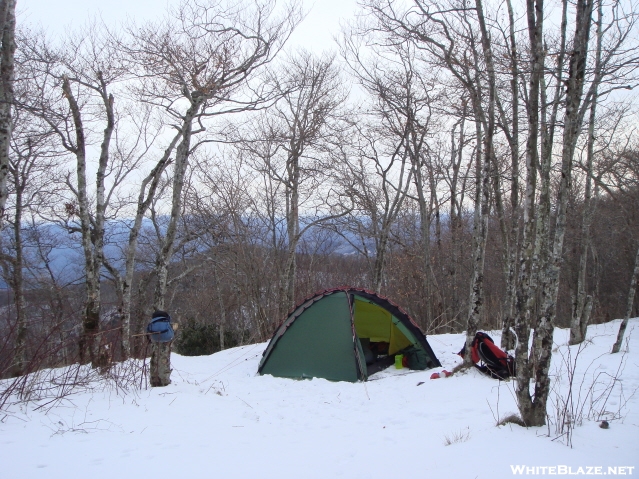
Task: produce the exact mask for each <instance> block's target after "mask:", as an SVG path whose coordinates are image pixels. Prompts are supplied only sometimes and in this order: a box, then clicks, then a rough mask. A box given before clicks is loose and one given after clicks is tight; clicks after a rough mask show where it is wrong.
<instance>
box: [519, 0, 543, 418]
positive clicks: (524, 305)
mask: <svg viewBox="0 0 639 479" xmlns="http://www.w3.org/2000/svg"><path fill="white" fill-rule="evenodd" d="M526 6H527V18H528V35H529V41H530V50H531V57H532V58H531V62H530V63H531V65H530V67H531V75H530V85H529V89H528V109H527V113H528V138H527V140H526V196H525V198H524V232H523V238H522V249H521V252H520V259H519V268H518V269H519V281H518V287H517V302H516V315H515V332H516V333H517V337H518V338H519V343H518V344H517V347H516V350H515V360H516V367H517V385H516V396H517V406H518V408H519V413H520V414H521V418H522V420H523V421H524V423H525V424H526V425H528V426H532V425H538V424H536V423H535V418H534V417H533V414H532V413H533V411H532V409H533V401H532V397H531V395H530V379H531V373H530V365H529V360H528V345H529V338H530V329H531V313H532V310H533V306H534V301H535V295H534V293H533V291H532V286H533V284H532V281H533V275H532V267H533V253H534V243H535V214H536V208H535V196H536V189H537V165H538V163H539V156H538V150H537V148H538V144H539V143H538V140H539V96H540V86H541V77H542V75H543V64H544V60H543V2H542V1H541V0H537V1H535V0H527V2H526ZM542 424H543V423H542Z"/></svg>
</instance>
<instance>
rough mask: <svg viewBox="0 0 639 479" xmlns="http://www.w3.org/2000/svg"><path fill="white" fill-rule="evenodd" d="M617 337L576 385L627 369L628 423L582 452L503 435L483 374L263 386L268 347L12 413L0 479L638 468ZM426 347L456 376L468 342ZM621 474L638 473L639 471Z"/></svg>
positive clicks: (524, 435) (586, 438)
mask: <svg viewBox="0 0 639 479" xmlns="http://www.w3.org/2000/svg"><path fill="white" fill-rule="evenodd" d="M618 326H619V321H613V322H611V323H608V324H604V325H598V326H593V327H590V328H589V330H588V337H589V338H590V339H591V341H589V342H588V345H587V347H586V348H585V349H584V350H583V351H582V352H581V353H580V356H579V363H578V373H577V375H576V378H577V379H578V381H579V382H580V381H581V379H582V377H584V375H583V371H584V370H585V369H586V368H588V370H587V372H586V374H585V382H584V384H585V385H587V386H589V385H590V384H592V383H593V378H597V381H598V382H599V383H600V386H598V388H599V389H598V390H597V391H600V392H601V391H602V390H603V389H605V388H604V386H603V383H604V380H605V379H606V378H609V377H610V376H609V375H612V376H614V375H615V373H616V371H617V370H618V367H619V364H620V361H622V360H623V365H622V368H623V370H622V372H621V378H622V381H619V382H617V383H616V384H615V388H614V390H613V392H612V394H610V396H609V398H608V399H607V403H606V407H605V410H606V411H608V413H607V417H612V415H614V414H619V413H620V414H621V415H622V416H623V419H615V420H611V421H610V428H609V429H601V428H600V427H599V422H598V421H595V420H592V421H591V420H586V421H585V422H584V424H583V425H582V426H580V427H577V428H576V429H575V434H574V437H573V448H572V449H571V448H569V447H568V446H566V445H565V444H563V443H562V442H561V441H562V438H560V439H556V440H554V441H553V439H554V438H555V436H556V434H554V426H551V427H550V428H529V429H525V428H522V427H519V426H515V425H506V426H502V427H496V425H495V423H496V416H499V417H504V416H505V415H506V414H508V413H513V412H516V410H517V408H516V406H515V403H514V400H513V394H512V388H513V384H512V382H502V383H500V382H498V381H496V380H492V379H489V378H487V377H484V376H481V375H480V374H479V373H478V372H476V371H474V370H473V371H470V372H468V373H465V374H457V375H455V376H453V377H450V378H446V379H437V380H430V379H429V378H430V375H431V374H432V372H433V371H432V370H430V371H420V372H413V371H408V370H405V369H404V370H396V369H388V370H386V371H382V372H380V373H378V374H376V375H373V376H372V377H371V380H370V381H369V382H366V383H357V384H351V383H344V382H335V383H334V382H329V381H325V380H321V379H313V380H306V381H294V380H286V379H280V378H273V377H270V376H256V370H257V365H258V362H259V360H260V357H261V353H262V351H263V350H264V348H265V346H266V345H265V344H259V345H252V346H244V347H240V348H235V349H231V350H227V351H224V352H221V353H218V354H214V355H212V356H203V357H182V356H178V355H174V356H173V357H172V362H173V367H174V370H173V374H172V380H173V383H172V384H171V385H170V386H168V387H166V388H156V389H150V390H144V391H141V392H137V393H129V394H127V395H123V394H122V393H120V394H117V393H116V392H115V391H110V392H104V393H91V394H89V393H83V394H78V395H75V396H73V397H72V398H71V400H72V402H70V403H67V404H66V405H65V406H63V407H57V408H55V409H53V410H51V411H49V412H44V411H42V410H35V406H36V405H34V404H31V405H29V406H28V407H26V408H25V407H22V409H18V408H17V407H14V409H13V410H12V414H11V415H8V416H4V418H3V416H2V415H0V420H1V422H0V478H1V479H23V478H24V479H29V478H47V479H52V478H65V479H74V478H78V479H79V478H87V477H90V478H95V479H100V478H104V479H107V478H109V479H111V478H138V477H153V478H165V477H166V478H171V477H184V478H189V479H196V478H214V477H215V478H256V479H257V478H260V479H262V478H284V479H288V478H291V479H293V478H295V479H297V478H300V479H305V478H309V479H312V478H340V477H342V478H348V479H358V478H389V477H396V478H409V477H410V478H455V479H463V478H475V477H477V478H491V479H499V478H511V477H515V475H514V474H513V472H512V470H511V465H512V466H515V465H525V466H528V467H538V468H540V467H542V466H570V467H572V472H573V473H575V472H579V471H580V470H579V469H578V468H579V467H582V468H583V470H582V472H584V473H586V472H588V469H586V468H587V467H588V466H600V467H602V469H601V471H603V472H608V467H634V466H639V441H638V439H639V393H636V394H635V392H636V390H637V389H638V388H639V369H638V368H637V366H638V365H639V319H635V320H632V321H631V323H630V325H629V327H628V331H627V333H626V334H627V337H629V338H630V340H629V348H628V352H627V353H626V354H625V355H624V354H617V355H610V354H607V353H608V351H609V350H610V348H611V346H612V344H613V342H614V339H615V337H616V333H617V329H618ZM493 337H494V338H495V341H496V342H497V343H498V334H493ZM428 339H429V342H430V344H431V346H432V347H433V349H434V350H435V353H436V354H437V356H438V358H439V359H440V361H441V362H442V364H443V366H444V368H446V369H448V370H450V369H452V368H453V367H454V365H455V364H457V362H458V360H459V358H458V357H457V356H455V355H454V354H453V353H454V352H455V351H458V350H459V348H460V347H461V344H462V343H463V336H462V335H459V334H449V335H439V336H429V338H428ZM567 340H568V331H566V330H556V333H555V341H556V343H557V348H556V352H555V354H554V355H553V361H554V363H553V371H555V372H557V373H558V379H557V381H556V382H555V384H557V385H559V384H561V386H562V388H564V390H565V388H566V384H567V380H568V374H567V373H566V370H565V367H564V368H563V372H562V371H561V370H560V369H559V368H561V366H562V355H563V356H564V357H565V356H566V353H567V349H568V348H567V346H566V344H567ZM624 349H625V348H624ZM576 351H577V350H576V347H573V348H572V353H573V355H574V354H576ZM438 370H439V369H438ZM602 373H603V374H602ZM420 383H423V384H420ZM551 399H552V397H551ZM601 404H602V402H601V401H600V403H598V404H597V407H601ZM551 415H552V412H551ZM549 432H550V437H549V436H548V433H549ZM560 470H561V469H560ZM532 471H533V472H535V471H536V472H537V474H538V475H542V469H536V470H532ZM544 471H545V473H546V475H549V474H550V472H551V469H546V470H544ZM554 471H555V472H557V469H555V470H554ZM596 471H597V470H595V469H591V470H590V472H596ZM618 471H619V470H618ZM529 472H530V471H529ZM623 472H625V473H626V475H628V474H629V473H632V475H639V467H637V468H636V469H632V470H630V469H624V470H623ZM528 475H530V474H528Z"/></svg>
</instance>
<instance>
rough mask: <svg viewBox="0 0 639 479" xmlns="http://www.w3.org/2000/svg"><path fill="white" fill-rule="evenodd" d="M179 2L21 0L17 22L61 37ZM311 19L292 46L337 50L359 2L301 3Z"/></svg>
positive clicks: (147, 15)
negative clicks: (343, 25) (98, 21)
mask: <svg viewBox="0 0 639 479" xmlns="http://www.w3.org/2000/svg"><path fill="white" fill-rule="evenodd" d="M177 2H178V0H110V1H108V2H105V1H104V0H18V7H17V9H18V22H19V23H21V24H23V25H24V24H33V25H41V26H43V27H44V28H45V29H46V30H47V31H48V32H49V33H50V34H52V35H60V34H62V33H63V32H64V31H65V30H67V29H69V28H72V27H73V25H74V24H82V23H84V22H85V21H86V20H87V19H88V18H93V17H96V16H101V17H102V18H103V19H104V21H105V22H106V23H107V24H109V25H113V24H116V23H118V22H119V21H123V20H126V19H127V17H128V18H132V19H135V20H138V21H140V20H147V19H148V20H151V19H153V18H154V17H157V16H159V15H161V14H162V13H163V12H164V11H165V8H164V7H165V6H166V5H168V4H174V3H177ZM302 2H303V5H304V9H305V11H308V12H309V13H308V15H307V17H306V19H305V20H304V22H302V24H301V25H300V26H299V27H298V28H297V30H296V32H295V33H294V35H293V37H292V38H291V41H290V45H293V46H301V47H303V48H306V49H308V50H311V51H314V52H316V53H321V52H322V51H323V50H328V49H332V48H334V42H333V37H334V36H335V35H337V34H338V33H339V29H340V21H341V22H344V21H345V20H346V19H350V18H354V14H355V11H356V10H357V0H302Z"/></svg>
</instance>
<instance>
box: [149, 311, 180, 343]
mask: <svg viewBox="0 0 639 479" xmlns="http://www.w3.org/2000/svg"><path fill="white" fill-rule="evenodd" d="M146 332H147V335H148V337H149V339H150V340H151V341H152V342H154V343H168V342H170V341H173V338H174V337H175V332H174V331H173V326H171V316H170V315H169V314H168V313H167V312H165V311H156V312H155V313H153V316H151V322H150V323H149V324H148V325H147V327H146Z"/></svg>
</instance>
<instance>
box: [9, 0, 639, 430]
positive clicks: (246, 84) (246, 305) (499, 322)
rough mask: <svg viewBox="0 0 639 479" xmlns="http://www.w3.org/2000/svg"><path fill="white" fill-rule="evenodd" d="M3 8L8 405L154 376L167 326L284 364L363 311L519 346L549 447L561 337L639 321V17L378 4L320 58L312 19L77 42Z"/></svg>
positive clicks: (531, 416) (198, 349)
mask: <svg viewBox="0 0 639 479" xmlns="http://www.w3.org/2000/svg"><path fill="white" fill-rule="evenodd" d="M0 5H1V7H0V9H1V11H0V22H1V23H0V25H2V27H3V34H2V52H1V54H2V56H1V61H2V64H1V70H0V74H1V78H0V214H2V217H1V219H0V221H1V223H0V228H1V231H0V273H1V277H0V288H1V289H0V311H1V314H0V378H19V377H23V376H25V375H27V374H29V373H33V372H34V371H38V370H42V369H43V368H51V367H59V366H65V365H70V364H89V363H90V364H91V365H93V366H94V367H95V368H101V370H107V369H108V368H109V367H111V366H112V365H113V364H116V363H121V362H122V361H125V360H126V359H128V358H144V357H147V356H148V354H149V351H148V348H147V340H146V338H145V335H144V331H145V327H146V323H147V322H148V319H149V318H150V316H151V313H152V312H153V311H154V310H156V309H161V310H166V311H169V312H170V313H171V315H172V316H173V318H174V319H175V320H176V321H178V322H179V324H180V327H179V330H178V333H177V338H176V341H175V342H174V343H173V351H174V352H177V353H180V354H187V355H189V354H191V355H195V354H211V353H213V352H216V351H219V350H221V349H225V348H229V347H234V346H237V345H242V344H249V343H256V342H263V341H267V340H268V339H269V338H270V337H271V335H272V333H273V331H274V330H275V328H276V327H277V325H278V324H279V323H280V321H281V320H282V319H284V318H285V316H286V314H287V312H288V311H289V310H290V309H291V308H292V307H293V306H294V305H295V304H296V303H297V302H299V301H300V300H302V299H303V298H305V297H306V296H308V295H310V294H312V293H313V292H315V291H317V290H321V289H328V288H333V287H337V286H344V285H348V286H352V287H360V288H366V289H370V290H374V291H376V292H378V293H379V294H381V295H383V296H386V297H388V298H391V299H392V300H393V301H395V302H396V303H398V304H400V305H401V306H402V307H403V308H404V309H405V310H406V311H407V312H409V314H410V315H411V316H412V317H413V318H414V319H415V321H416V322H417V323H418V324H419V325H420V326H421V327H422V329H423V330H424V331H426V332H427V333H429V334H433V333H446V332H461V331H466V332H467V344H469V343H468V341H472V338H473V337H474V335H475V332H476V331H477V330H478V329H483V330H495V329H501V330H503V337H502V345H501V346H502V348H504V349H508V350H512V349H515V348H516V350H515V354H516V360H517V378H516V384H517V387H516V392H517V401H518V405H519V409H520V414H521V417H522V419H523V421H524V422H525V423H526V424H528V425H542V424H544V421H545V418H546V401H547V398H548V391H549V380H548V367H549V364H550V357H551V355H552V333H553V328H554V327H562V328H570V329H571V342H573V343H575V344H576V343H579V342H580V341H582V340H583V338H584V334H585V329H586V327H587V325H588V324H594V323H601V322H604V321H609V320H611V319H615V318H624V317H625V318H628V317H634V316H639V305H637V301H636V300H633V298H634V297H635V290H636V289H637V275H639V136H638V135H637V126H638V125H639V121H638V116H637V113H638V112H637V107H638V106H639V103H638V102H637V98H636V92H637V86H638V84H639V83H638V81H639V75H638V73H639V72H638V71H637V68H638V67H639V35H638V34H639V29H638V28H637V27H638V26H637V21H638V20H639V4H637V3H636V2H635V0H630V1H616V0H596V1H595V0H576V1H570V2H569V1H568V0H561V1H559V2H544V1H543V0H526V2H511V0H506V1H505V2H496V1H494V2H492V1H491V2H488V1H486V0H441V1H431V0H412V1H405V2H395V1H392V0H362V2H361V5H360V11H359V15H358V16H357V17H356V18H354V19H352V20H350V21H349V22H347V23H345V24H344V25H343V27H342V31H341V33H340V35H339V38H337V39H336V43H335V45H334V46H333V48H332V50H331V51H330V52H326V53H322V54H317V53H313V52H308V51H304V50H300V49H296V48H294V46H291V45H289V43H287V41H288V39H289V36H290V35H291V33H292V32H293V31H294V30H295V29H296V28H303V25H304V24H303V19H304V14H305V12H304V10H303V8H302V6H301V5H299V4H296V3H287V4H285V3H284V2H277V3H276V2H275V0H263V1H257V2H253V1H248V0H247V1H241V0H234V1H221V0H220V1H218V0H216V1H209V2H195V1H191V0H184V1H183V2H182V3H181V4H180V5H179V6H177V7H175V8H173V9H171V10H170V11H167V13H166V15H165V16H164V17H163V19H162V20H160V21H157V22H153V23H143V22H137V23H134V22H130V23H128V24H124V25H105V24H103V23H101V22H99V21H94V22H89V23H86V24H85V25H84V26H82V27H78V28H77V29H76V30H73V31H70V32H68V34H67V35H66V36H65V37H64V38H49V37H47V35H45V34H44V33H43V32H41V31H37V30H34V29H32V28H31V27H30V26H29V25H20V24H18V25H16V22H15V0H2V1H1V2H0ZM528 337H531V343H530V345H529V343H528V342H527V341H525V338H528ZM522 338H524V340H522ZM517 339H519V341H517ZM611 346H612V345H611ZM468 356H469V355H468ZM1 404H2V398H1V397H0V406H1Z"/></svg>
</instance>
